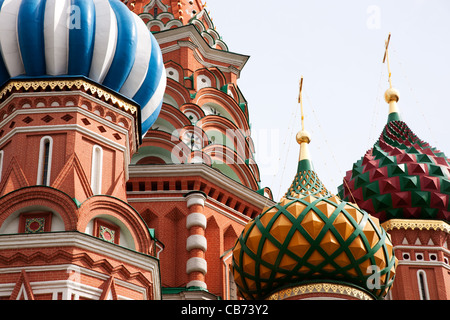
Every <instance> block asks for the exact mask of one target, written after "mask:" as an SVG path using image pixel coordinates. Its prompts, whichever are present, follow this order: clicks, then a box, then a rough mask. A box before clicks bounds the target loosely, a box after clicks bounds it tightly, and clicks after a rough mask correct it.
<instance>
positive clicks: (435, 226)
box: [382, 219, 450, 233]
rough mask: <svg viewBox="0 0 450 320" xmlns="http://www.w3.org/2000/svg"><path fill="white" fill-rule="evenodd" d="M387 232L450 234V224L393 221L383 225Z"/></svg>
mask: <svg viewBox="0 0 450 320" xmlns="http://www.w3.org/2000/svg"><path fill="white" fill-rule="evenodd" d="M382 226H383V228H384V229H385V230H386V231H389V230H392V229H412V230H414V229H419V230H423V229H426V230H430V229H432V230H441V231H444V232H446V233H450V224H449V223H447V222H445V221H441V220H410V219H392V220H388V221H386V222H384V223H383V224H382Z"/></svg>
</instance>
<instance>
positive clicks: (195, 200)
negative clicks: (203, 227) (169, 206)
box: [186, 192, 206, 208]
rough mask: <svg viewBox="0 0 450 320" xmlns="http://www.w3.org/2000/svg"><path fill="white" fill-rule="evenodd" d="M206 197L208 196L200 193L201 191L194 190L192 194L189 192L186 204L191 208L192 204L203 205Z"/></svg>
mask: <svg viewBox="0 0 450 320" xmlns="http://www.w3.org/2000/svg"><path fill="white" fill-rule="evenodd" d="M205 199H206V197H205V196H204V195H203V194H202V193H200V192H194V193H191V194H188V195H187V196H186V205H187V207H188V208H190V207H191V206H193V205H195V204H198V205H200V206H202V207H204V206H205Z"/></svg>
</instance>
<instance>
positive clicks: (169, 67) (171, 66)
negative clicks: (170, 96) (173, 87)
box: [164, 60, 184, 84]
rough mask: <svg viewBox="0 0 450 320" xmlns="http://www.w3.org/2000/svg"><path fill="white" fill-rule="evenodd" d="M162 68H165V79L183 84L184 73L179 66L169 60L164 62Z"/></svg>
mask: <svg viewBox="0 0 450 320" xmlns="http://www.w3.org/2000/svg"><path fill="white" fill-rule="evenodd" d="M164 67H165V68H166V72H167V78H170V79H172V80H174V81H176V82H179V83H181V84H184V83H183V82H184V71H183V67H182V66H181V65H179V64H178V63H176V62H174V61H172V60H169V61H166V62H164Z"/></svg>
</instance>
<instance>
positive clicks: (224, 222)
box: [127, 0, 271, 299]
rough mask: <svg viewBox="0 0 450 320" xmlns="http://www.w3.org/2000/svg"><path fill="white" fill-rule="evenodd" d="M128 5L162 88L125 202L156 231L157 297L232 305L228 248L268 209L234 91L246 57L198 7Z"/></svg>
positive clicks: (245, 116)
mask: <svg viewBox="0 0 450 320" xmlns="http://www.w3.org/2000/svg"><path fill="white" fill-rule="evenodd" d="M134 8H135V10H134V12H136V13H138V14H139V16H140V17H141V19H142V20H143V21H144V22H145V23H146V25H147V27H148V29H149V30H151V31H152V32H153V34H154V36H155V38H156V39H157V41H158V44H159V46H160V47H161V51H162V55H163V60H164V65H165V69H166V72H167V88H166V91H165V94H164V103H163V105H162V108H161V112H160V115H159V117H158V119H157V120H156V122H155V123H154V125H153V126H152V127H151V129H150V130H149V131H148V133H147V134H146V135H145V136H144V137H143V140H142V145H141V147H140V149H139V151H138V152H137V153H136V154H135V155H134V156H133V157H132V159H131V165H130V179H129V181H128V183H127V199H128V202H129V203H130V204H131V205H132V206H133V207H134V208H136V210H137V211H138V212H139V213H140V215H141V216H142V217H143V219H144V220H145V221H146V223H147V225H148V226H149V227H151V228H153V229H155V237H156V239H157V241H158V243H157V248H158V249H157V250H158V253H157V254H158V257H159V259H160V263H161V270H162V273H161V282H162V291H163V298H165V299H197V298H199V299H200V298H201V299H217V298H218V297H220V298H222V299H230V298H231V299H232V298H235V297H236V291H235V285H234V281H233V277H232V273H231V268H230V264H231V249H232V247H233V245H234V243H235V241H236V239H237V236H238V234H240V232H241V231H242V229H243V228H244V226H245V225H246V223H247V222H248V221H249V220H250V219H251V218H252V217H254V216H255V215H256V214H257V212H259V211H260V210H261V209H262V208H263V207H264V206H265V205H266V204H267V203H271V200H270V190H269V189H267V188H262V187H261V186H260V185H259V180H260V179H259V171H258V166H257V164H256V162H255V160H254V153H255V150H254V145H253V141H252V138H251V132H250V125H249V112H248V105H247V101H246V100H245V98H244V96H243V94H242V93H241V91H240V89H239V87H238V85H237V79H238V78H239V75H240V72H241V70H242V68H243V67H244V65H245V63H246V62H247V60H248V58H249V57H248V56H245V55H241V54H236V53H232V52H230V51H228V48H227V46H226V44H225V42H224V41H223V40H222V38H221V37H220V35H219V34H218V33H217V31H216V30H215V28H214V25H213V23H212V21H211V19H210V17H209V15H208V12H207V11H206V10H205V9H204V6H203V4H202V3H201V2H200V1H161V0H154V1H150V2H147V3H145V4H143V5H142V6H141V5H140V2H139V1H136V2H135V4H134ZM139 8H140V9H139Z"/></svg>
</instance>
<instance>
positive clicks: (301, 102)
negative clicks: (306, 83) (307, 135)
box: [298, 76, 305, 130]
mask: <svg viewBox="0 0 450 320" xmlns="http://www.w3.org/2000/svg"><path fill="white" fill-rule="evenodd" d="M302 88H303V76H302V78H301V79H300V90H299V93H298V103H300V111H301V113H302V130H304V129H305V124H304V118H305V117H304V115H303V99H302Z"/></svg>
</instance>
